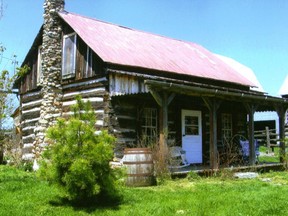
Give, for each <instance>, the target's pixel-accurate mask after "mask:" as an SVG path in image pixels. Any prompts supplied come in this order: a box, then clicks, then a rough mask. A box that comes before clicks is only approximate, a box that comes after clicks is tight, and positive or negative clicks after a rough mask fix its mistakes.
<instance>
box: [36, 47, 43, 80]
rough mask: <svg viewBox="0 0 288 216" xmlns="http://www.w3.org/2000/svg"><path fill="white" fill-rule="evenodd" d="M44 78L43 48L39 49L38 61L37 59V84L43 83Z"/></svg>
mask: <svg viewBox="0 0 288 216" xmlns="http://www.w3.org/2000/svg"><path fill="white" fill-rule="evenodd" d="M42 78H43V72H42V46H39V47H38V59H37V84H40V83H41V80H42Z"/></svg>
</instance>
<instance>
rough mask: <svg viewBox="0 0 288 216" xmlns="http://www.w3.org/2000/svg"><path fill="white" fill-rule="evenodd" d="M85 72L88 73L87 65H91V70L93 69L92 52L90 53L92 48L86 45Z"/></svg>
mask: <svg viewBox="0 0 288 216" xmlns="http://www.w3.org/2000/svg"><path fill="white" fill-rule="evenodd" d="M86 59H87V62H86V71H85V72H86V74H88V71H89V65H90V66H91V70H93V54H92V49H91V48H90V47H88V46H87V53H86Z"/></svg>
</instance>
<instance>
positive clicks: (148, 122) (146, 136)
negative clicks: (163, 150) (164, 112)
mask: <svg viewBox="0 0 288 216" xmlns="http://www.w3.org/2000/svg"><path fill="white" fill-rule="evenodd" d="M153 123H154V124H153ZM141 135H142V140H141V142H142V144H144V145H145V146H148V145H151V144H155V142H156V141H157V138H158V110H157V108H144V109H143V112H142V115H141Z"/></svg>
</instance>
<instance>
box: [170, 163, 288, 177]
mask: <svg viewBox="0 0 288 216" xmlns="http://www.w3.org/2000/svg"><path fill="white" fill-rule="evenodd" d="M284 165H285V164H284V163H263V164H257V165H254V166H234V167H220V168H219V169H214V170H213V169H211V168H210V166H209V165H194V164H192V165H190V166H187V167H183V168H170V172H171V175H172V177H176V178H177V177H186V176H187V174H188V173H189V172H191V171H192V172H196V173H198V174H199V175H206V176H209V175H212V174H213V173H215V172H221V170H223V169H227V170H233V171H235V172H240V171H241V172H245V171H255V172H268V171H270V170H273V171H281V170H284Z"/></svg>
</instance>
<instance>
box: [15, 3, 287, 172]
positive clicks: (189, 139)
mask: <svg viewBox="0 0 288 216" xmlns="http://www.w3.org/2000/svg"><path fill="white" fill-rule="evenodd" d="M43 17H44V23H43V26H42V27H41V29H40V31H39V33H38V35H37V36H36V38H35V40H34V42H33V45H32V46H31V48H30V50H29V52H28V53H27V56H26V58H25V60H24V62H23V64H22V66H24V65H27V66H29V68H30V69H29V71H28V72H27V73H26V74H24V75H23V76H21V77H18V79H17V80H16V82H15V84H14V87H15V88H16V89H18V94H19V98H20V110H21V121H20V124H21V131H22V132H21V136H22V137H21V140H22V145H23V158H24V159H35V158H38V157H39V156H40V154H41V152H42V151H43V149H44V148H45V146H46V145H47V144H46V142H45V131H46V129H47V128H48V127H49V126H51V125H53V123H55V121H56V119H57V118H58V117H60V116H64V117H65V116H69V115H70V114H71V112H70V110H69V107H70V106H71V105H72V104H74V103H75V96H76V95H81V96H82V98H83V100H86V101H88V100H89V101H90V102H91V103H92V105H93V108H94V109H95V113H96V114H97V123H96V126H95V130H96V131H97V130H102V129H106V130H108V131H109V133H111V134H113V135H114V136H115V137H116V138H117V145H116V148H115V154H119V155H121V150H123V148H126V147H135V146H139V145H141V146H147V145H149V144H151V143H155V142H159V145H160V147H161V148H162V149H164V148H167V147H169V146H180V147H182V148H183V149H184V150H185V151H186V157H187V160H188V162H189V163H190V164H208V165H209V166H210V167H211V168H217V166H218V164H219V162H218V161H217V157H218V155H219V151H220V149H221V148H222V147H223V146H224V145H225V143H226V142H227V141H229V140H231V139H232V137H233V136H235V135H237V134H238V135H243V136H245V137H247V139H249V142H250V143H254V135H253V130H254V125H253V124H254V121H253V116H254V112H256V111H277V113H278V115H279V119H280V120H279V124H280V128H284V113H285V111H286V110H287V106H288V102H287V101H286V99H283V98H278V97H272V96H269V95H267V94H265V93H263V92H261V91H257V89H256V90H255V88H254V87H255V83H253V82H252V81H250V80H249V78H247V77H245V76H243V75H242V74H241V73H239V72H238V71H236V70H235V69H233V68H232V67H231V66H229V64H227V63H226V62H225V61H223V60H221V58H219V57H218V56H216V55H215V54H213V53H211V52H210V51H208V50H207V49H205V48H204V47H202V46H200V45H198V44H195V43H192V42H187V41H181V40H176V39H171V38H168V37H164V36H159V35H156V34H151V33H147V32H143V31H139V30H135V29H130V28H127V27H123V26H119V25H115V24H110V23H107V22H103V21H99V20H96V19H93V18H89V17H85V16H81V15H77V14H74V13H70V12H67V11H65V10H64V1H63V0H45V2H44V16H43ZM247 116H248V118H247ZM280 133H281V129H280ZM281 136H282V137H283V136H284V134H283V131H282V135H281ZM283 146H284V144H283V143H282V149H283V151H284V150H285V147H283ZM249 163H250V164H251V165H253V164H255V146H254V145H250V157H249Z"/></svg>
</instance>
